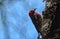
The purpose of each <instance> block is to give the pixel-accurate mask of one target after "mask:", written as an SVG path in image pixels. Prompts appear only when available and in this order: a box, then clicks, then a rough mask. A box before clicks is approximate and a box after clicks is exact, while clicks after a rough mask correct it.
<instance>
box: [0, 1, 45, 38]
mask: <svg viewBox="0 0 60 39" xmlns="http://www.w3.org/2000/svg"><path fill="white" fill-rule="evenodd" d="M0 1H2V4H0V39H37V35H38V33H37V31H36V29H35V27H34V25H33V23H32V22H31V19H30V17H29V15H28V14H29V13H28V12H29V10H31V9H34V8H37V10H36V11H37V12H38V13H39V14H42V11H43V10H44V8H45V2H42V0H0Z"/></svg>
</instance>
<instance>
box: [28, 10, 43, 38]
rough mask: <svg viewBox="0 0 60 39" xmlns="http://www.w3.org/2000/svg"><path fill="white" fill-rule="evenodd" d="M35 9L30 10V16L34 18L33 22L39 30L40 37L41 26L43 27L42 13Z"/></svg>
mask: <svg viewBox="0 0 60 39" xmlns="http://www.w3.org/2000/svg"><path fill="white" fill-rule="evenodd" d="M35 10H36V9H34V10H30V11H29V16H30V18H31V20H32V23H33V24H34V26H35V28H36V30H37V32H38V38H39V37H40V33H41V27H42V17H41V15H40V14H39V13H38V12H36V11H35Z"/></svg>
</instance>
